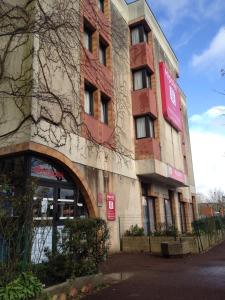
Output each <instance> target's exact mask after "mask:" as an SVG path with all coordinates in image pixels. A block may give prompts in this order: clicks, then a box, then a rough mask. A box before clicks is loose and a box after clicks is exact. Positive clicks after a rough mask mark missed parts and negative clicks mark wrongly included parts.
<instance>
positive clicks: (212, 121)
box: [190, 106, 225, 194]
mask: <svg viewBox="0 0 225 300" xmlns="http://www.w3.org/2000/svg"><path fill="white" fill-rule="evenodd" d="M224 112H225V106H217V107H212V108H211V109H209V110H208V111H206V112H204V113H202V114H200V115H193V116H192V117H191V118H190V137H191V146H192V157H193V166H194V174H195V182H196V188H197V192H199V193H204V194H207V193H208V191H209V190H210V189H214V188H220V189H222V190H224V191H225V176H224V174H225V124H224V122H220V123H218V120H221V119H223V116H221V114H223V113H224Z"/></svg>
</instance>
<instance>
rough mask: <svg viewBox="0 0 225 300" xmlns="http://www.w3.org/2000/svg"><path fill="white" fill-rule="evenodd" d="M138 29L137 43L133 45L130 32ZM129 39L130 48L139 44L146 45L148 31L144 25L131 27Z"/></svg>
mask: <svg viewBox="0 0 225 300" xmlns="http://www.w3.org/2000/svg"><path fill="white" fill-rule="evenodd" d="M135 29H138V38H139V42H138V43H133V36H132V31H133V30H135ZM130 39H131V46H134V45H137V44H140V43H148V31H147V30H146V29H145V26H144V24H138V25H136V26H132V27H131V28H130Z"/></svg>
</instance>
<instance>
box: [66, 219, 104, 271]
mask: <svg viewBox="0 0 225 300" xmlns="http://www.w3.org/2000/svg"><path fill="white" fill-rule="evenodd" d="M63 235H64V240H63V243H62V245H61V246H62V253H64V254H65V255H67V257H68V260H69V262H70V264H71V265H72V266H73V270H74V275H76V276H82V275H89V274H93V273H97V272H98V267H99V264H100V263H101V262H102V261H103V260H104V259H105V258H106V256H107V253H108V248H109V230H108V227H107V224H106V222H105V221H104V220H102V219H75V220H67V221H66V222H65V227H64V230H63ZM81 270H82V271H81Z"/></svg>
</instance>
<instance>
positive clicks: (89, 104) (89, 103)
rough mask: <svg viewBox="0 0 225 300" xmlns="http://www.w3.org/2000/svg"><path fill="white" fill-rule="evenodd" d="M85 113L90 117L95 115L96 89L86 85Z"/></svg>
mask: <svg viewBox="0 0 225 300" xmlns="http://www.w3.org/2000/svg"><path fill="white" fill-rule="evenodd" d="M84 111H85V112H86V113H87V114H89V115H92V116H93V115H94V89H93V87H91V86H89V85H85V89H84Z"/></svg>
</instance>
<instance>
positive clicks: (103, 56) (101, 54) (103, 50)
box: [99, 40, 107, 66]
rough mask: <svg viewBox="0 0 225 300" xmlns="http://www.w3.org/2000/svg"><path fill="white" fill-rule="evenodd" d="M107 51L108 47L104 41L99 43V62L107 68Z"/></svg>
mask: <svg viewBox="0 0 225 300" xmlns="http://www.w3.org/2000/svg"><path fill="white" fill-rule="evenodd" d="M106 51H107V45H106V43H104V42H103V41H102V40H100V43H99V61H100V63H101V64H103V65H104V66H106Z"/></svg>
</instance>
